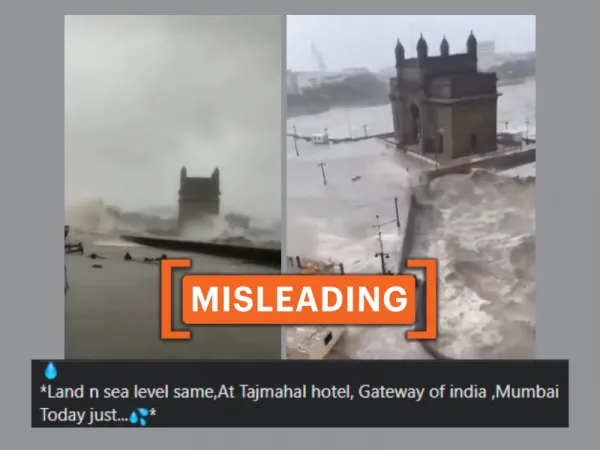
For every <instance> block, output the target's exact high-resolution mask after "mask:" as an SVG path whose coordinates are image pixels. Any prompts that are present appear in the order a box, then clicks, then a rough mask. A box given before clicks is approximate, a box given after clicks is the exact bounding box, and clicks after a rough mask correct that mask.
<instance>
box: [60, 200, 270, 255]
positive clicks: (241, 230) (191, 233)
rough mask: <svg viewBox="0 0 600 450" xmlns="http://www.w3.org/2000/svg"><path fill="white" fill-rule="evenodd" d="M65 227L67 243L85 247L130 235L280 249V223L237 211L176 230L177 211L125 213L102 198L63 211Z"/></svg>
mask: <svg viewBox="0 0 600 450" xmlns="http://www.w3.org/2000/svg"><path fill="white" fill-rule="evenodd" d="M65 224H66V225H69V226H70V227H71V231H70V234H69V238H70V240H71V241H77V242H82V243H84V245H85V244H98V242H100V241H102V242H106V241H107V239H108V240H109V241H110V242H112V243H113V244H114V245H117V242H119V241H118V238H119V236H121V235H127V234H129V235H151V236H164V237H171V238H172V237H177V238H180V239H184V240H191V241H204V242H221V243H226V244H232V245H246V246H254V247H269V248H280V247H281V223H280V222H279V221H277V220H268V219H262V218H256V217H251V216H248V215H245V214H242V213H236V212H224V213H223V214H222V215H220V216H207V217H205V218H203V219H199V220H194V221H187V222H186V223H185V224H184V226H183V227H182V228H181V230H179V229H178V224H177V209H176V208H169V207H164V208H148V209H145V210H140V211H124V210H122V209H120V208H118V207H115V206H110V205H107V204H106V203H105V202H104V201H103V200H102V199H101V198H95V199H88V200H85V201H81V202H79V203H76V204H73V205H70V206H68V207H67V208H66V210H65ZM121 244H122V243H121ZM111 245H112V244H111Z"/></svg>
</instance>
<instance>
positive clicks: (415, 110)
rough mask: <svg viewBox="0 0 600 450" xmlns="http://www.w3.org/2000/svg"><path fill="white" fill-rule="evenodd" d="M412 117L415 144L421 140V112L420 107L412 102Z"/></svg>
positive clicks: (412, 134) (412, 132) (412, 133)
mask: <svg viewBox="0 0 600 450" xmlns="http://www.w3.org/2000/svg"><path fill="white" fill-rule="evenodd" d="M409 110H410V117H411V119H412V120H411V137H412V140H413V142H414V143H415V144H418V143H419V141H420V140H421V114H420V112H419V107H418V106H417V105H416V104H414V103H411V105H410V108H409Z"/></svg>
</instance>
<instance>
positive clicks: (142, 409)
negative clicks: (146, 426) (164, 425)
mask: <svg viewBox="0 0 600 450" xmlns="http://www.w3.org/2000/svg"><path fill="white" fill-rule="evenodd" d="M138 412H139V413H140V416H142V417H146V416H147V415H148V414H150V411H148V410H147V409H146V408H138Z"/></svg>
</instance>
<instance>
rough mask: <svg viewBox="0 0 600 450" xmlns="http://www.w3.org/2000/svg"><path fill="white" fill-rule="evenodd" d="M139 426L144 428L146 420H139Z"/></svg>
mask: <svg viewBox="0 0 600 450" xmlns="http://www.w3.org/2000/svg"><path fill="white" fill-rule="evenodd" d="M140 425H141V426H143V427H145V426H146V419H140Z"/></svg>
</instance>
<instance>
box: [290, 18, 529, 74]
mask: <svg viewBox="0 0 600 450" xmlns="http://www.w3.org/2000/svg"><path fill="white" fill-rule="evenodd" d="M411 29H412V33H411ZM471 30H473V32H474V33H475V36H476V37H477V39H478V40H481V41H484V40H495V41H496V51H497V52H529V51H535V33H536V31H535V16H533V15H532V16H476V15H473V16H288V17H287V65H288V69H292V70H317V69H318V66H317V63H316V61H315V58H314V57H313V56H312V54H311V49H310V46H311V41H314V42H315V44H316V46H317V48H318V49H319V51H320V53H321V54H322V55H323V58H324V60H325V62H326V64H327V66H328V70H340V69H344V68H350V67H366V68H369V69H371V70H380V69H382V68H384V67H390V66H393V65H394V46H395V45H396V40H397V39H398V38H399V39H400V40H401V41H402V43H403V44H404V46H405V48H406V50H407V55H408V56H411V55H412V54H413V50H414V47H415V46H416V42H417V39H418V38H419V34H420V33H423V36H424V37H425V39H426V40H427V42H428V44H429V47H430V49H431V50H430V51H431V53H432V54H437V53H438V52H439V44H440V41H441V40H442V36H443V35H444V34H445V35H446V38H447V39H448V41H449V42H450V51H451V52H459V51H464V47H465V44H466V40H467V36H468V35H469V32H470V31H471Z"/></svg>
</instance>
